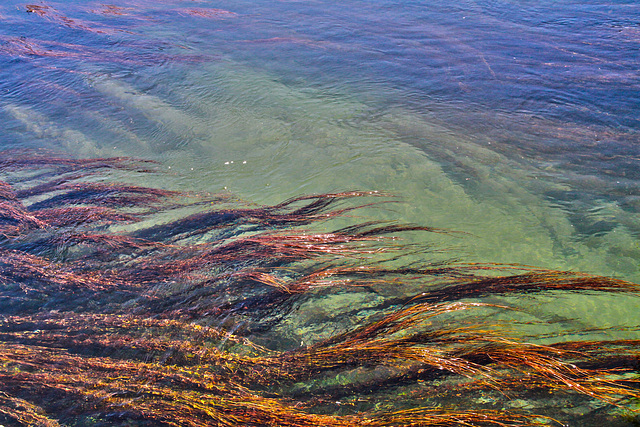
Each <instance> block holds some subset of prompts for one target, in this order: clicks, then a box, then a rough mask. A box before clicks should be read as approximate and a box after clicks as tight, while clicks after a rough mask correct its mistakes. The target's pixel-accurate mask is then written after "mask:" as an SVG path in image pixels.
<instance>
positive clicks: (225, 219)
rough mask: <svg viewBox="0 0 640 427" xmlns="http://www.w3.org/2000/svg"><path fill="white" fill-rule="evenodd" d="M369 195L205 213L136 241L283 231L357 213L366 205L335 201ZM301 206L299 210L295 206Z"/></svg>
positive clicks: (153, 229) (337, 195) (324, 196)
mask: <svg viewBox="0 0 640 427" xmlns="http://www.w3.org/2000/svg"><path fill="white" fill-rule="evenodd" d="M366 195H369V193H364V192H349V193H335V194H334V193H328V194H320V195H316V196H303V197H302V196H301V197H297V198H294V199H290V200H289V201H287V202H284V203H280V204H278V205H275V206H264V207H260V208H252V209H225V210H217V209H212V210H207V211H204V212H198V213H195V214H192V215H189V216H187V217H185V218H181V219H179V220H175V221H172V222H169V223H166V224H161V225H156V226H153V227H149V228H146V229H144V230H140V231H138V232H137V233H136V235H137V236H138V237H142V238H145V239H149V240H158V241H162V240H169V239H172V240H174V241H176V240H180V239H186V238H189V237H193V236H197V235H203V234H206V233H207V232H209V231H211V230H214V229H221V228H229V227H236V228H239V227H243V226H244V227H249V229H244V230H242V231H251V227H253V228H258V229H271V228H285V227H293V226H301V225H306V224H309V223H312V222H317V221H322V220H326V219H329V218H333V217H336V216H339V215H342V214H344V213H345V212H347V211H350V210H354V209H359V208H362V207H364V206H366V205H356V206H352V207H346V208H340V209H338V208H336V207H335V204H336V203H338V201H341V200H343V199H348V198H355V197H364V196H366ZM300 203H302V206H298V205H299V204H300Z"/></svg>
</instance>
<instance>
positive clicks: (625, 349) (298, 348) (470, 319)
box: [0, 8, 640, 427]
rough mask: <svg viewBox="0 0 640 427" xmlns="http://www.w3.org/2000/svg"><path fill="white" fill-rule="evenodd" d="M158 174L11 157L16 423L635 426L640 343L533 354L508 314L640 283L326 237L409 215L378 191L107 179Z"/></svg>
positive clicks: (396, 232)
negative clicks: (204, 187) (242, 191)
mask: <svg viewBox="0 0 640 427" xmlns="http://www.w3.org/2000/svg"><path fill="white" fill-rule="evenodd" d="M39 10H40V9H37V8H34V10H33V11H34V13H39V12H38V11H39ZM44 12H47V10H44ZM44 12H43V13H44ZM153 165H154V164H153V163H150V162H146V161H144V160H135V159H125V158H102V159H67V158H64V157H60V156H56V155H53V154H51V153H44V152H35V151H22V152H20V151H12V152H2V153H0V168H1V172H2V178H3V181H0V227H1V232H2V235H3V237H2V239H0V312H1V313H2V314H1V315H0V422H2V423H4V424H6V425H25V426H26V425H43V426H58V425H122V426H124V425H154V426H165V425H166V426H187V425H189V426H209V425H218V426H225V425H226V426H268V425H274V426H276V425H277V426H292V427H294V426H312V425H313V426H317V425H323V426H371V427H377V426H380V427H382V426H533V425H560V424H562V423H566V422H570V421H571V420H574V419H575V420H577V419H579V420H580V422H581V423H582V425H590V424H589V423H592V424H591V425H595V424H602V423H603V422H604V423H609V424H610V425H623V424H624V423H625V422H626V421H625V420H626V419H627V418H629V415H628V414H632V413H633V410H634V405H635V403H634V402H637V401H638V399H640V383H639V381H640V377H639V376H638V369H639V363H638V360H640V351H639V350H640V345H639V340H637V339H634V338H619V337H614V336H612V337H608V336H607V334H608V333H609V332H611V331H610V330H608V329H600V330H598V329H597V328H591V329H588V328H585V329H584V330H583V331H582V332H584V333H585V339H583V340H580V339H577V340H567V339H566V337H561V336H558V335H557V334H556V335H554V334H545V333H543V332H540V333H539V334H537V335H527V334H525V333H523V332H521V331H518V326H519V322H518V321H517V320H516V319H517V315H518V314H519V313H523V312H526V307H509V306H507V305H505V304H503V303H497V302H496V297H504V296H518V295H528V297H536V296H537V295H546V294H553V295H557V294H569V293H578V294H581V295H591V296H596V294H601V295H604V294H623V295H626V296H627V297H628V298H638V292H639V291H640V286H639V285H637V284H634V283H630V282H626V281H622V280H618V279H612V278H606V277H598V276H591V275H586V274H580V273H573V272H562V271H554V270H545V269H542V268H534V267H529V266H521V265H499V264H489V263H486V264H474V263H461V262H457V261H441V260H440V261H437V260H429V258H428V257H429V251H428V250H425V248H424V247H423V246H421V245H405V244H403V243H402V240H401V239H400V237H401V236H403V235H407V234H411V233H427V234H426V235H427V236H428V235H429V233H438V234H443V235H451V236H454V235H460V234H459V233H456V232H455V231H452V230H442V229H438V228H433V227H429V226H422V225H413V224H400V223H394V222H391V223H380V222H375V221H373V222H372V221H366V220H364V221H361V220H358V219H355V218H354V219H353V222H354V224H352V225H349V226H342V227H341V228H338V229H335V230H331V229H330V227H331V226H332V223H333V222H332V221H333V220H334V219H336V218H338V217H343V218H345V217H348V216H349V215H350V213H352V212H354V211H355V210H357V209H359V208H362V207H369V208H371V207H373V208H375V206H376V205H379V204H380V203H387V202H390V201H394V202H395V201H396V200H394V199H393V198H392V197H389V196H387V195H383V194H379V193H375V192H367V191H351V192H342V193H329V194H318V195H303V196H299V197H295V198H292V199H289V200H286V201H284V202H282V203H279V204H276V205H273V206H250V207H246V206H240V205H238V206H229V203H228V198H224V197H217V196H215V195H214V196H210V195H206V196H201V195H197V194H191V193H186V192H176V191H168V190H163V189H156V188H148V187H140V186H136V185H132V184H126V183H119V182H111V181H107V182H104V181H105V180H108V179H110V177H109V171H114V170H126V171H128V175H130V174H131V173H140V174H143V173H150V172H156V171H155V169H154V167H153ZM97 177H99V178H100V179H101V182H100V183H96V182H95V178H97ZM217 202H221V203H217ZM134 223H135V227H131V228H127V225H129V226H130V225H131V224H134ZM310 226H313V228H308V227H310ZM327 229H328V230H329V231H327ZM116 230H117V231H116ZM417 255H420V256H421V257H422V259H423V261H407V262H404V261H403V260H404V259H405V257H407V259H414V258H415V257H416V256H417ZM358 296H360V299H358V298H356V297H358ZM331 298H335V299H337V300H339V299H340V298H343V299H344V300H345V301H347V303H346V304H345V308H343V309H338V308H337V307H334V306H332V305H330V304H325V303H324V302H323V301H324V299H327V300H328V301H330V300H331ZM323 304H325V305H324V306H323ZM323 307H325V308H323ZM314 310H317V313H315V314H314ZM334 311H335V312H334ZM305 316H306V318H307V323H306V324H301V325H302V326H303V327H301V329H302V330H304V328H307V329H309V328H310V329H313V328H315V329H316V330H319V331H321V332H319V333H307V334H305V333H304V332H300V333H298V330H297V329H296V328H295V327H293V326H292V323H294V322H300V321H301V320H300V319H303V318H305ZM509 319H511V320H509ZM529 322H530V323H531V320H529ZM548 324H549V323H548V322H543V321H539V324H538V326H540V329H541V330H544V328H545V326H547V325H548ZM598 332H600V333H601V335H602V336H603V339H599V340H598V339H594V338H593V334H596V333H598ZM588 333H590V334H592V335H588ZM586 337H589V338H586ZM300 339H302V340H303V342H300ZM543 342H544V343H543ZM487 402H490V403H487ZM514 402H516V403H514ZM518 402H524V403H518ZM571 407H581V408H586V409H584V410H585V411H586V412H588V413H590V414H592V415H591V419H590V418H589V415H585V417H582V418H577V417H576V415H575V414H574V413H572V412H571V411H570V410H569V408H571ZM563 408H565V409H566V410H565V409H563ZM596 414H597V415H596ZM625 417H627V418H625ZM616 423H617V424H616Z"/></svg>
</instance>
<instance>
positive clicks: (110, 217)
mask: <svg viewBox="0 0 640 427" xmlns="http://www.w3.org/2000/svg"><path fill="white" fill-rule="evenodd" d="M33 216H34V217H35V218H37V219H39V220H41V221H44V222H45V223H47V224H48V225H49V226H52V227H78V226H81V225H87V224H104V225H109V224H114V223H132V222H138V221H141V219H142V215H141V214H133V213H124V212H120V211H118V210H115V209H111V208H106V207H102V206H93V207H88V206H72V207H65V208H52V209H42V210H39V211H36V212H34V213H33Z"/></svg>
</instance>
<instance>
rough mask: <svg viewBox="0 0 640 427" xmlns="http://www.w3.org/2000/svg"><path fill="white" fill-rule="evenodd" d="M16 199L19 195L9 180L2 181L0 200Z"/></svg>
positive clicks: (0, 184)
mask: <svg viewBox="0 0 640 427" xmlns="http://www.w3.org/2000/svg"><path fill="white" fill-rule="evenodd" d="M16 200H17V196H16V193H15V191H13V187H12V186H11V185H10V184H9V183H7V182H4V181H0V201H10V202H15V201H16Z"/></svg>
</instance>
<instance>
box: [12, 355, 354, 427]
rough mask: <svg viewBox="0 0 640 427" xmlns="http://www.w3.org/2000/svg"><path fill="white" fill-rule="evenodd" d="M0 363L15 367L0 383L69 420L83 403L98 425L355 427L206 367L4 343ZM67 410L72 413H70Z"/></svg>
mask: <svg viewBox="0 0 640 427" xmlns="http://www.w3.org/2000/svg"><path fill="white" fill-rule="evenodd" d="M0 363H2V365H5V366H6V365H12V366H16V367H17V372H15V373H14V374H13V375H6V374H4V373H0V381H2V383H3V384H4V385H5V386H7V387H9V388H11V389H12V390H14V393H15V394H16V395H18V396H20V395H22V394H24V395H29V396H33V397H36V398H38V397H43V396H45V395H49V396H50V395H52V394H53V395H54V396H56V395H57V399H55V401H54V402H53V403H54V405H56V406H57V408H58V410H60V409H62V410H64V409H66V410H67V414H69V415H67V417H73V415H74V412H75V413H76V414H77V411H78V409H79V408H77V402H78V401H82V402H83V404H82V412H81V413H84V414H86V415H89V416H92V417H94V418H97V419H99V420H102V421H103V422H104V421H108V420H111V421H112V422H113V421H120V422H126V421H129V422H135V421H140V422H146V423H147V424H150V423H151V424H152V425H160V426H161V425H168V426H184V425H191V426H203V427H204V426H209V425H219V426H230V427H231V426H255V425H278V426H290V427H298V426H308V427H312V426H318V425H323V426H345V427H346V426H353V425H357V424H356V423H355V422H354V421H352V419H351V418H345V419H341V418H340V417H333V416H327V415H314V414H307V413H304V412H301V411H299V410H297V409H295V408H294V407H293V406H288V405H285V404H283V403H282V402H280V401H278V400H276V399H272V398H264V397H261V396H259V395H256V394H252V393H250V392H249V391H248V390H246V389H244V388H242V387H239V386H237V385H235V384H234V383H233V382H232V381H228V380H226V381H224V382H220V378H219V377H217V376H215V375H212V374H210V373H207V372H206V371H204V370H200V371H197V370H193V369H184V368H177V367H173V366H160V365H157V364H150V363H143V362H138V363H132V362H125V361H117V360H112V359H109V358H97V357H95V358H83V357H77V356H75V357H74V356H68V355H66V354H64V353H63V352H61V351H59V350H52V349H41V348H37V347H24V346H19V345H11V346H8V345H2V346H1V347H0ZM44 400H45V401H47V400H48V399H44ZM61 406H62V408H60V407H61ZM72 406H75V407H76V409H75V410H74V411H69V409H71V407H72ZM65 407H66V408H65ZM45 409H47V408H46V406H45ZM86 415H85V416H86ZM71 420H73V418H71V419H70V421H71Z"/></svg>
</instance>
